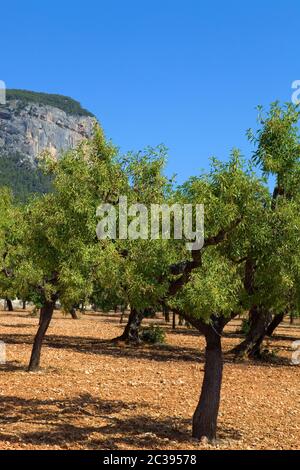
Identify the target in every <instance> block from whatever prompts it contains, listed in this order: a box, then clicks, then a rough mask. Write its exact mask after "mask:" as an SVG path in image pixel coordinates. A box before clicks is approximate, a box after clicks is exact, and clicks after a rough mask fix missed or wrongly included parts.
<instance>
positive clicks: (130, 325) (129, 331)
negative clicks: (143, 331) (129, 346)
mask: <svg viewBox="0 0 300 470" xmlns="http://www.w3.org/2000/svg"><path fill="white" fill-rule="evenodd" d="M143 318H144V311H143V310H137V309H135V308H132V309H131V311H130V315H129V318H128V322H127V325H126V326H125V329H124V332H123V333H122V335H121V336H118V337H117V338H115V339H114V341H126V342H128V343H134V344H138V343H140V342H141V340H140V337H139V332H140V326H141V323H142V320H143Z"/></svg>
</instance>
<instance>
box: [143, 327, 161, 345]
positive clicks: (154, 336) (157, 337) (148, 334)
mask: <svg viewBox="0 0 300 470" xmlns="http://www.w3.org/2000/svg"><path fill="white" fill-rule="evenodd" d="M140 337H141V340H142V341H145V342H146V343H152V344H157V343H165V341H166V334H165V332H164V330H163V329H162V328H161V327H160V326H159V325H150V326H148V327H146V328H143V330H142V332H141V336H140Z"/></svg>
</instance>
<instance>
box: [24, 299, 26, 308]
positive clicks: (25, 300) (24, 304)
mask: <svg viewBox="0 0 300 470" xmlns="http://www.w3.org/2000/svg"><path fill="white" fill-rule="evenodd" d="M23 310H26V300H23Z"/></svg>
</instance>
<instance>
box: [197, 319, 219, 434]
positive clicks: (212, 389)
mask: <svg viewBox="0 0 300 470" xmlns="http://www.w3.org/2000/svg"><path fill="white" fill-rule="evenodd" d="M205 340H206V351H205V368H204V378H203V383H202V389H201V394H200V399H199V402H198V405H197V408H196V410H195V413H194V416H193V437H195V438H197V439H201V438H203V437H207V438H208V439H209V440H213V439H215V438H216V432H217V419H218V413H219V406H220V396H221V385H222V375H223V358H222V346H221V337H220V334H218V333H217V332H216V331H215V330H214V329H213V328H212V327H211V326H208V327H207V331H206V332H205Z"/></svg>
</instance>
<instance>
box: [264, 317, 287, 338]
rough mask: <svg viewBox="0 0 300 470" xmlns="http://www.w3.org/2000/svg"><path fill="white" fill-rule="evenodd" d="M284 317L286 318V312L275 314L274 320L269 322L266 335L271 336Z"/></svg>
mask: <svg viewBox="0 0 300 470" xmlns="http://www.w3.org/2000/svg"><path fill="white" fill-rule="evenodd" d="M283 318H284V313H279V314H277V315H274V318H273V320H272V321H271V323H270V324H269V326H268V328H267V331H266V336H269V337H270V336H272V334H273V333H274V331H275V330H276V328H277V326H279V325H280V323H281V322H282V320H283Z"/></svg>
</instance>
